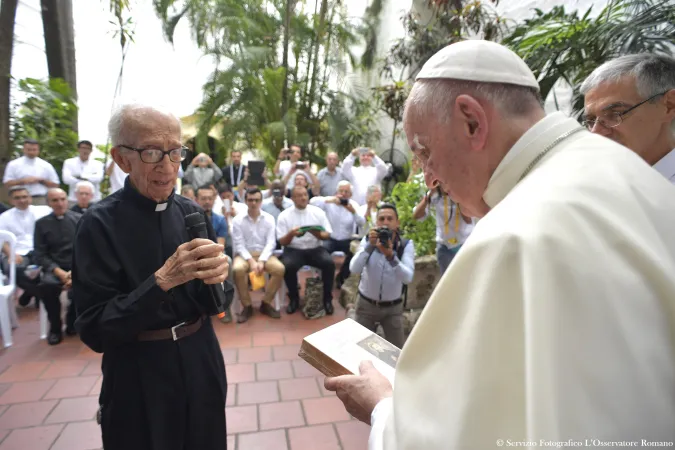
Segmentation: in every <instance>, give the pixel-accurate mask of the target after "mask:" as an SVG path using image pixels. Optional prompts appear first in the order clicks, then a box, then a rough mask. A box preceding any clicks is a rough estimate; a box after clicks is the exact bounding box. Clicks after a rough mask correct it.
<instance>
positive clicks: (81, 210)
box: [70, 204, 93, 214]
mask: <svg viewBox="0 0 675 450" xmlns="http://www.w3.org/2000/svg"><path fill="white" fill-rule="evenodd" d="M92 206H93V205H89V208H91V207H92ZM89 208H82V207H81V206H80V205H78V204H74V205H73V206H72V208H70V210H71V211H75V212H76V213H80V214H84V213H86V212H87V210H88V209H89Z"/></svg>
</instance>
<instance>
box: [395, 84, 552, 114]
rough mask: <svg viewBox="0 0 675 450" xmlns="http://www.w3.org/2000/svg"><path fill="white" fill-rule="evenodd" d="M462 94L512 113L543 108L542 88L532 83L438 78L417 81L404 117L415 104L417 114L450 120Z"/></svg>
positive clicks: (408, 100)
mask: <svg viewBox="0 0 675 450" xmlns="http://www.w3.org/2000/svg"><path fill="white" fill-rule="evenodd" d="M460 95H469V96H471V97H474V98H476V99H477V100H484V101H486V102H488V103H490V104H492V105H494V106H495V107H497V108H498V109H499V110H500V111H502V112H503V113H504V114H505V115H507V116H512V117H519V116H523V115H526V114H529V113H531V112H532V111H533V110H534V109H535V108H543V106H542V101H541V96H540V95H539V92H538V91H537V90H536V89H534V88H531V87H527V86H516V85H512V84H503V83H482V82H475V81H464V80H455V79H447V78H435V79H421V80H417V81H415V84H414V85H413V87H412V89H411V91H410V95H408V99H407V100H406V103H405V113H404V117H405V116H407V114H408V113H409V112H410V108H411V107H414V110H415V112H416V114H417V115H422V116H425V117H434V118H436V119H437V120H439V121H440V122H441V123H447V122H448V121H449V120H450V111H452V109H453V105H454V103H455V100H456V99H457V97H458V96H460Z"/></svg>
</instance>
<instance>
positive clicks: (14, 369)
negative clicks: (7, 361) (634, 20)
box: [0, 362, 49, 383]
mask: <svg viewBox="0 0 675 450" xmlns="http://www.w3.org/2000/svg"><path fill="white" fill-rule="evenodd" d="M48 366H49V362H25V363H21V364H12V365H11V366H10V367H9V368H8V369H7V370H5V371H4V372H3V373H2V375H0V383H12V382H15V381H30V380H37V379H38V378H39V377H40V375H42V372H44V371H45V369H46V368H47V367H48Z"/></svg>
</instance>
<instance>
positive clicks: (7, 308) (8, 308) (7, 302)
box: [0, 231, 16, 348]
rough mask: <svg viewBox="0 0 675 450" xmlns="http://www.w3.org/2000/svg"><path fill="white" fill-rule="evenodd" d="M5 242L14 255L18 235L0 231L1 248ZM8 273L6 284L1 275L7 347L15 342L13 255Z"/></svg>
mask: <svg viewBox="0 0 675 450" xmlns="http://www.w3.org/2000/svg"><path fill="white" fill-rule="evenodd" d="M5 243H7V244H9V254H10V255H12V256H13V255H14V254H15V252H16V237H15V236H14V234H12V233H10V232H9V231H0V248H1V247H2V246H4V245H5ZM6 275H8V277H9V280H8V283H7V284H5V281H4V277H0V283H1V285H0V327H1V328H2V340H3V342H4V345H5V348H6V347H10V346H11V345H12V343H13V342H12V325H11V321H12V318H14V317H15V314H16V310H15V309H14V308H15V306H14V304H13V303H12V302H11V299H13V298H14V291H15V290H16V262H15V261H14V258H13V257H10V258H9V274H6Z"/></svg>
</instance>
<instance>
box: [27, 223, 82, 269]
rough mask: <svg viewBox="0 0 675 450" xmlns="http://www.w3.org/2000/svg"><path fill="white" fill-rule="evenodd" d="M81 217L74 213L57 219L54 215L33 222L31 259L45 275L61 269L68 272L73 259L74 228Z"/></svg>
mask: <svg viewBox="0 0 675 450" xmlns="http://www.w3.org/2000/svg"><path fill="white" fill-rule="evenodd" d="M80 217H82V215H81V214H78V213H76V212H74V211H69V210H67V211H66V213H65V214H64V215H63V216H61V217H57V216H56V215H55V214H54V213H51V214H49V215H47V216H44V217H42V218H41V219H39V220H37V221H36V222H35V233H34V235H33V239H34V249H33V257H34V258H35V261H36V263H37V264H38V265H39V266H41V267H42V270H43V271H44V272H45V273H52V272H54V269H56V268H57V267H58V268H61V269H63V270H65V271H66V272H67V271H69V270H70V266H71V263H72V259H73V241H74V239H75V227H76V226H77V222H78V221H79V220H80Z"/></svg>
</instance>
